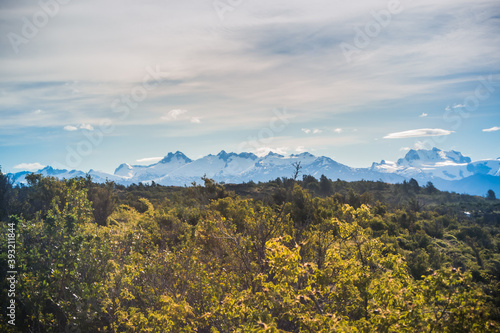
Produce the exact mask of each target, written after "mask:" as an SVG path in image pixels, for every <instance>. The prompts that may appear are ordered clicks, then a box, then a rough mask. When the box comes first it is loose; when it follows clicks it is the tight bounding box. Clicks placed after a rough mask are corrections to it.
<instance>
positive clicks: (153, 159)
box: [135, 157, 163, 163]
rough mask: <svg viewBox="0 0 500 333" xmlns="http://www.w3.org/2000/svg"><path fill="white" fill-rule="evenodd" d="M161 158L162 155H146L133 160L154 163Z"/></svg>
mask: <svg viewBox="0 0 500 333" xmlns="http://www.w3.org/2000/svg"><path fill="white" fill-rule="evenodd" d="M162 159H163V157H146V158H140V159H138V160H135V161H136V162H137V163H156V162H159V161H161V160H162Z"/></svg>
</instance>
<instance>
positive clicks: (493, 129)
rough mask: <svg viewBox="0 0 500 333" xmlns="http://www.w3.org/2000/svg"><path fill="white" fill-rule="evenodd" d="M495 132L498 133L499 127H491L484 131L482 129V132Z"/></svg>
mask: <svg viewBox="0 0 500 333" xmlns="http://www.w3.org/2000/svg"><path fill="white" fill-rule="evenodd" d="M495 131H500V127H499V126H493V127H491V128H485V129H483V132H495Z"/></svg>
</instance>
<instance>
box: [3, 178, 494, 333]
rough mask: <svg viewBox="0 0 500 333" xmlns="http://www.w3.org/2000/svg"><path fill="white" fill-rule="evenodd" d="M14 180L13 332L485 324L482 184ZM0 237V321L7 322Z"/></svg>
mask: <svg viewBox="0 0 500 333" xmlns="http://www.w3.org/2000/svg"><path fill="white" fill-rule="evenodd" d="M298 170H299V168H297V171H298ZM28 182H29V185H28V186H20V187H12V186H11V185H10V184H9V182H8V179H7V178H6V177H5V175H3V174H1V173H0V218H1V219H2V221H4V223H3V229H4V230H3V234H4V235H6V234H7V228H8V227H7V225H8V223H9V222H10V223H14V224H15V225H16V229H17V234H18V238H17V247H16V248H17V253H16V256H17V257H16V265H17V270H18V272H19V273H18V276H17V277H18V284H17V287H16V297H15V299H16V306H17V308H16V309H17V310H16V311H17V312H16V324H17V326H16V327H17V329H18V331H19V332H22V331H23V332H79V331H80V332H231V331H234V332H337V331H338V332H498V331H499V330H500V310H499V309H500V288H499V287H500V284H499V281H500V200H496V199H494V198H491V196H490V195H489V198H481V197H473V196H466V195H458V194H454V193H445V192H440V191H438V190H437V189H436V188H435V187H434V186H433V185H432V184H431V183H428V184H426V185H425V186H423V187H421V186H419V184H418V183H417V182H416V181H414V180H412V181H409V182H404V183H403V184H397V185H389V184H385V183H382V182H368V181H360V182H353V183H348V182H344V181H339V180H337V181H331V180H329V179H327V178H326V177H324V176H323V177H321V178H320V179H319V180H317V179H315V178H314V177H312V176H304V177H303V179H302V180H301V181H298V180H295V179H286V178H283V179H276V180H275V181H272V182H268V183H259V184H255V183H247V184H238V185H230V184H228V185H220V184H216V183H215V182H213V181H212V180H210V179H205V178H204V179H203V182H204V184H203V186H201V185H197V184H193V186H191V187H184V188H181V187H165V186H158V185H156V184H152V185H142V184H139V185H132V186H129V187H124V186H120V185H116V184H113V183H111V182H109V183H106V184H95V183H92V181H91V180H90V179H79V180H66V181H59V180H56V179H54V178H44V177H41V176H39V175H30V176H28ZM4 239H5V238H4ZM4 239H3V240H4ZM1 247H2V249H1V257H0V263H1V265H0V267H1V272H0V278H1V283H2V288H1V293H2V294H1V295H2V297H1V300H2V304H1V305H2V314H3V315H2V319H1V322H0V328H2V329H3V330H8V329H11V331H12V327H9V325H8V324H7V320H8V317H6V307H7V304H8V303H7V302H8V301H9V299H8V297H7V289H8V288H7V281H6V272H7V271H8V268H7V255H6V253H7V251H6V249H7V244H6V242H5V241H2V244H1Z"/></svg>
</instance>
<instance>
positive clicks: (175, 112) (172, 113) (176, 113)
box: [161, 109, 187, 120]
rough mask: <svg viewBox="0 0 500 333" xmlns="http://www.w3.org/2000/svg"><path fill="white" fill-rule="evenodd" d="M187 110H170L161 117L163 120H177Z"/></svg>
mask: <svg viewBox="0 0 500 333" xmlns="http://www.w3.org/2000/svg"><path fill="white" fill-rule="evenodd" d="M186 112H187V110H181V109H174V110H170V111H168V113H167V114H166V115H165V116H163V117H161V120H175V119H177V118H179V116H180V115H182V114H184V113H186Z"/></svg>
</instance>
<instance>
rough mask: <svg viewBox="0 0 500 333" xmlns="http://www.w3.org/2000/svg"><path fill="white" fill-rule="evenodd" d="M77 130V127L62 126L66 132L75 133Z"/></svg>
mask: <svg viewBox="0 0 500 333" xmlns="http://www.w3.org/2000/svg"><path fill="white" fill-rule="evenodd" d="M77 129H78V127H76V126H73V125H66V126H64V130H65V131H68V132H72V131H76V130H77Z"/></svg>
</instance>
